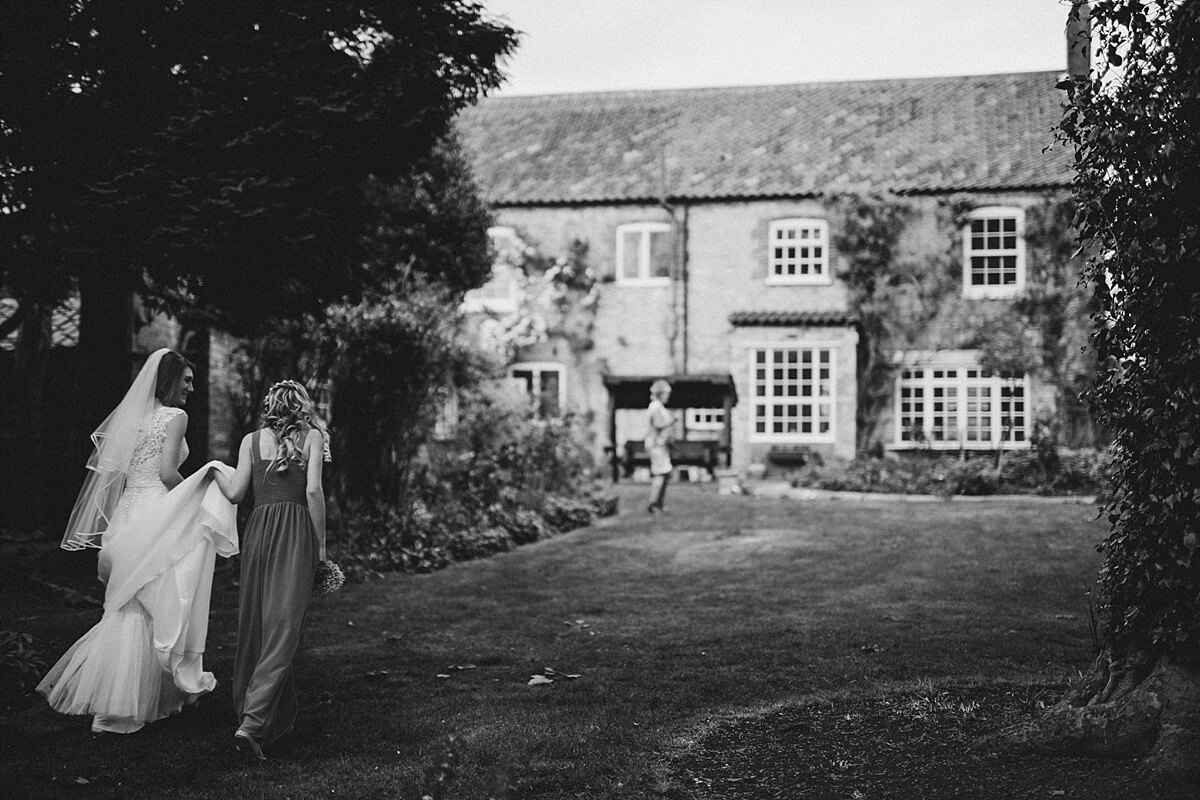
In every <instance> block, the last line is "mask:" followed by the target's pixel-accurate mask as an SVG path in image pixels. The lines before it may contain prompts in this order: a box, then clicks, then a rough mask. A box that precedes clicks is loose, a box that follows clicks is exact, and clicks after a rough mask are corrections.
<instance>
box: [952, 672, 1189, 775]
mask: <svg viewBox="0 0 1200 800" xmlns="http://www.w3.org/2000/svg"><path fill="white" fill-rule="evenodd" d="M1127 662H1128V660H1121V659H1113V658H1112V657H1111V655H1110V654H1104V655H1102V656H1101V657H1100V658H1098V659H1097V660H1096V664H1095V665H1094V667H1093V669H1092V672H1091V673H1090V674H1089V675H1088V676H1087V677H1085V678H1084V679H1083V680H1082V681H1081V682H1080V683H1079V684H1077V685H1076V686H1075V687H1074V689H1073V690H1072V691H1071V693H1070V694H1068V696H1067V697H1066V698H1064V699H1063V700H1062V702H1060V703H1058V705H1056V706H1054V707H1052V708H1051V709H1049V710H1048V711H1047V712H1046V713H1045V714H1044V715H1043V716H1042V717H1040V718H1039V719H1036V720H1033V721H1031V722H1025V723H1020V724H1018V725H1014V726H1012V727H1010V728H1006V729H1005V730H1002V731H1000V732H998V733H995V734H992V735H990V736H988V737H985V738H984V739H982V740H980V741H979V742H977V743H976V745H975V746H976V747H977V748H979V749H986V750H994V751H999V752H1008V753H1045V754H1059V755H1078V756H1092V757H1097V758H1114V759H1123V758H1139V759H1141V766H1142V768H1143V769H1144V770H1145V771H1146V772H1148V773H1149V774H1150V775H1152V776H1153V777H1155V778H1156V779H1157V780H1159V781H1160V782H1162V784H1163V786H1164V787H1167V788H1170V789H1176V790H1184V791H1187V790H1191V791H1193V792H1196V791H1197V790H1198V788H1200V669H1197V668H1196V667H1194V666H1186V665H1182V664H1177V663H1173V662H1170V661H1166V660H1163V661H1159V662H1158V663H1156V664H1153V665H1141V666H1129V664H1128V663H1127ZM1192 796H1196V795H1192Z"/></svg>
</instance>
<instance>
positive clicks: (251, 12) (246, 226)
mask: <svg viewBox="0 0 1200 800" xmlns="http://www.w3.org/2000/svg"><path fill="white" fill-rule="evenodd" d="M0 32H2V33H0V36H2V38H0V108H3V112H2V113H3V126H2V128H0V133H2V136H0V142H2V143H3V150H2V151H0V169H2V170H3V172H2V173H0V177H2V179H3V180H2V193H0V198H2V199H3V202H4V204H5V205H6V206H7V207H9V208H10V209H13V210H15V212H16V213H9V214H2V215H0V247H3V249H4V252H5V257H4V259H3V272H2V273H0V283H4V284H6V285H7V286H8V287H9V289H10V291H13V292H15V293H16V295H17V296H18V297H21V298H24V297H27V296H28V297H31V298H33V299H53V298H54V297H55V296H61V294H62V293H63V292H65V291H66V290H67V288H68V287H69V285H70V284H71V281H72V279H74V278H77V277H80V276H81V275H82V274H83V273H94V274H95V275H97V276H99V277H101V278H102V279H104V280H105V281H109V282H112V283H115V284H119V285H122V286H128V287H131V288H135V289H139V290H140V291H142V292H143V293H144V294H145V295H146V296H147V298H148V299H149V300H151V301H152V302H155V303H158V304H160V305H165V306H166V307H168V308H173V309H177V310H178V309H181V308H190V309H193V310H199V311H201V312H203V313H205V314H209V315H212V316H215V317H216V318H218V319H219V320H220V321H222V322H223V323H224V324H225V325H226V326H227V327H230V328H232V329H236V330H243V331H249V330H254V329H256V328H258V327H259V326H260V325H261V324H262V323H263V322H264V321H266V320H269V319H271V318H279V317H282V318H295V317H296V316H298V315H299V314H302V313H305V312H315V311H318V310H319V309H320V308H321V306H322V305H323V304H324V303H326V302H329V301H333V300H338V299H339V298H341V297H343V296H345V295H350V296H351V297H352V298H353V297H354V296H356V295H357V293H358V292H359V291H360V290H361V288H362V286H363V284H364V283H365V282H367V281H368V279H369V277H370V276H369V275H364V274H362V271H361V264H363V263H364V261H366V260H367V258H366V256H367V254H368V253H370V252H371V251H372V249H373V248H374V247H375V246H376V243H375V241H374V238H373V234H374V233H375V230H376V228H378V227H379V226H380V225H386V221H387V220H386V217H384V218H383V219H382V220H381V218H380V214H379V211H380V207H381V204H380V203H379V202H378V198H377V197H376V195H377V194H378V193H379V192H380V191H386V189H382V190H381V189H379V188H378V187H380V186H383V187H388V186H391V185H392V184H393V183H394V182H397V181H399V180H401V179H403V178H404V177H405V176H407V175H409V174H410V173H411V171H412V168H413V166H414V165H415V164H417V163H419V162H421V160H422V159H424V158H425V157H426V154H428V153H429V152H430V151H431V149H432V148H433V147H434V146H435V145H436V143H437V142H439V141H441V140H442V139H443V138H444V137H445V135H446V133H447V131H448V126H449V122H450V120H451V119H452V118H453V116H454V114H455V113H456V112H457V111H458V110H459V109H461V108H462V107H464V106H465V105H467V104H469V103H470V102H472V101H473V100H475V99H476V98H477V97H478V96H479V95H480V94H482V93H483V92H484V91H486V90H487V89H489V88H492V87H495V86H496V85H498V83H499V81H500V73H499V70H498V66H497V59H498V58H499V57H500V56H501V55H503V54H504V53H506V52H508V51H509V50H510V48H511V47H512V46H513V43H514V38H513V36H514V35H513V32H512V31H511V30H510V29H508V28H507V27H504V26H502V25H497V24H493V23H491V22H489V21H487V20H485V19H484V18H483V17H482V16H481V8H480V7H479V6H477V5H476V4H474V3H471V2H467V1H466V0H455V1H454V2H444V0H436V1H435V0H413V1H412V2H405V3H392V2H361V1H359V2H350V1H349V0H347V1H344V2H333V3H330V2H319V3H318V2H308V1H302V2H293V3H288V4H283V5H278V4H262V3H244V2H240V0H236V1H235V0H227V1H226V2H217V3H211V2H206V3H197V2H169V3H167V2H160V3H150V4H145V3H140V4H129V3H117V2H86V3H75V2H65V0H47V1H46V2H43V1H42V0H38V2H12V3H6V4H4V6H3V12H2V16H0ZM435 177H436V176H435ZM86 301H87V298H86V297H85V302H86Z"/></svg>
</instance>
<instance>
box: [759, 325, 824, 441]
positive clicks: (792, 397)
mask: <svg viewBox="0 0 1200 800" xmlns="http://www.w3.org/2000/svg"><path fill="white" fill-rule="evenodd" d="M752 369H753V371H754V376H753V377H754V380H753V387H754V402H753V403H752V404H751V415H752V417H751V421H750V422H751V431H752V432H753V433H752V438H754V439H759V440H785V441H805V440H817V441H827V440H830V439H831V438H832V436H833V393H834V378H833V350H832V349H831V348H829V347H764V348H759V349H756V350H755V351H754V355H753V365H752Z"/></svg>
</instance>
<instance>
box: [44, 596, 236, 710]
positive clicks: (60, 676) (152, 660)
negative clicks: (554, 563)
mask: <svg viewBox="0 0 1200 800" xmlns="http://www.w3.org/2000/svg"><path fill="white" fill-rule="evenodd" d="M202 656H203V653H189V654H187V656H186V659H187V661H188V662H190V663H189V664H187V665H186V667H185V669H184V670H182V672H181V673H177V674H183V675H189V676H190V677H193V678H194V679H193V680H192V681H188V682H184V684H183V686H180V685H179V684H177V682H176V674H173V673H172V672H169V671H167V670H166V669H164V668H163V665H162V662H161V661H160V659H159V655H158V651H157V650H156V648H155V647H154V636H153V620H152V619H151V618H150V615H149V613H147V611H146V609H145V608H144V607H143V606H142V604H141V602H140V601H138V600H131V601H130V602H129V603H127V604H126V605H125V606H124V607H122V608H121V609H120V610H119V611H115V612H111V613H107V614H105V615H104V617H103V618H102V619H101V620H100V621H99V622H98V623H96V624H95V625H94V626H92V629H91V630H89V631H88V632H87V633H85V634H84V635H83V636H82V638H80V639H79V641H77V642H75V644H73V645H72V646H71V648H70V649H69V650H67V652H66V653H65V654H63V657H62V658H60V659H59V660H58V663H57V664H55V665H54V667H53V668H51V670H50V672H49V673H47V675H46V677H45V678H44V679H43V680H42V682H41V684H40V685H39V686H38V691H39V692H41V693H42V694H44V695H45V696H46V700H47V701H48V702H49V703H50V706H51V707H52V708H53V709H54V710H55V711H58V712H60V713H63V714H91V715H94V716H95V717H96V719H95V720H93V723H92V729H93V730H95V731H108V732H112V733H133V732H134V731H136V730H138V729H140V728H141V727H142V726H143V725H145V724H146V723H147V722H154V721H155V720H158V719H162V718H163V717H167V716H170V715H171V714H174V713H175V712H177V711H179V710H180V709H181V708H183V706H184V704H185V703H193V702H195V701H196V700H197V699H199V698H200V697H201V696H203V695H205V694H207V693H209V692H211V691H212V690H213V689H214V688H216V685H217V681H216V679H215V678H214V677H213V675H212V673H211V672H204V671H203V668H202V667H201V658H202ZM181 666H185V665H182V664H181ZM189 683H190V684H191V685H188V684H189Z"/></svg>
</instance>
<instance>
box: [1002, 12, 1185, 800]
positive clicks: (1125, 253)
mask: <svg viewBox="0 0 1200 800" xmlns="http://www.w3.org/2000/svg"><path fill="white" fill-rule="evenodd" d="M1092 26H1093V32H1094V35H1096V36H1098V37H1099V39H1100V45H1101V53H1102V56H1103V58H1102V62H1101V64H1102V66H1105V67H1111V68H1113V71H1112V73H1111V74H1108V75H1104V74H1097V75H1095V76H1092V77H1080V78H1074V79H1070V80H1068V81H1065V82H1064V84H1063V88H1065V89H1066V90H1067V92H1068V97H1069V105H1068V107H1067V110H1066V113H1065V116H1064V120H1063V123H1062V125H1061V128H1060V130H1061V134H1062V138H1063V139H1064V140H1066V141H1067V142H1068V143H1070V144H1073V145H1074V148H1075V162H1076V170H1077V175H1076V180H1075V196H1076V200H1077V201H1078V203H1079V212H1078V215H1077V222H1078V223H1079V228H1080V233H1081V236H1082V238H1083V240H1084V243H1085V244H1087V245H1090V246H1091V248H1092V252H1094V254H1095V256H1094V258H1093V259H1092V260H1091V262H1090V263H1089V265H1088V268H1087V270H1086V272H1085V276H1086V277H1087V278H1088V279H1089V281H1090V282H1091V284H1092V286H1093V287H1094V290H1095V299H1096V307H1097V311H1096V313H1095V314H1094V318H1095V321H1096V329H1095V332H1094V334H1093V337H1092V342H1093V345H1094V347H1095V349H1096V351H1097V355H1098V356H1099V358H1100V359H1101V368H1100V372H1099V375H1098V377H1097V380H1096V384H1095V385H1094V386H1093V388H1092V389H1091V390H1090V392H1089V399H1090V401H1091V403H1092V407H1093V409H1094V411H1095V413H1096V415H1097V417H1098V419H1099V421H1100V422H1101V423H1103V424H1105V425H1107V426H1109V427H1110V428H1111V430H1112V432H1113V436H1114V442H1113V457H1114V463H1113V470H1112V474H1111V484H1112V485H1111V488H1112V494H1113V498H1114V499H1113V500H1112V501H1111V503H1110V504H1109V505H1108V507H1107V508H1106V509H1105V512H1106V514H1107V518H1108V520H1109V522H1110V524H1111V529H1110V532H1109V535H1108V537H1107V539H1106V540H1105V542H1104V543H1103V545H1102V546H1101V549H1102V551H1103V553H1104V564H1103V567H1102V569H1101V573H1100V585H1101V589H1102V601H1103V606H1102V614H1103V624H1104V629H1103V630H1104V647H1103V652H1102V654H1101V655H1100V657H1099V658H1098V659H1097V660H1096V662H1095V664H1094V666H1093V669H1092V671H1091V673H1090V674H1089V675H1087V676H1086V677H1085V679H1084V680H1082V681H1081V682H1080V683H1079V684H1078V685H1077V686H1076V687H1074V689H1073V690H1072V692H1071V693H1070V695H1069V696H1068V697H1067V698H1066V699H1065V700H1064V701H1063V702H1062V703H1060V704H1059V705H1058V706H1057V707H1056V708H1054V709H1052V710H1051V711H1050V712H1049V713H1048V714H1046V715H1045V716H1044V717H1043V718H1042V719H1040V720H1037V721H1035V722H1033V723H1030V724H1028V725H1022V726H1018V727H1016V728H1013V729H1010V730H1007V731H1003V732H1001V733H1000V734H998V735H997V736H995V737H993V738H991V739H989V740H987V741H986V742H985V743H984V744H986V745H990V746H995V747H1001V748H1004V749H1009V750H1038V751H1057V752H1069V753H1080V754H1088V755H1097V756H1114V757H1127V756H1139V757H1142V758H1143V759H1144V761H1143V763H1144V766H1145V767H1146V768H1147V769H1149V770H1151V771H1152V772H1153V773H1154V774H1155V775H1156V776H1157V777H1159V778H1161V779H1163V780H1164V781H1165V782H1166V783H1167V784H1173V785H1174V786H1177V787H1182V789H1183V791H1185V792H1191V793H1193V794H1191V795H1189V796H1195V795H1194V792H1195V791H1196V789H1197V787H1200V551H1198V549H1197V545H1198V542H1197V537H1198V534H1200V414H1198V413H1197V410H1198V409H1200V382H1198V381H1197V379H1196V376H1197V375H1200V324H1198V322H1197V321H1198V320H1200V263H1198V261H1200V258H1198V256H1200V217H1198V216H1197V213H1196V201H1195V197H1196V194H1195V193H1196V186H1197V185H1200V3H1196V2H1185V1H1184V0H1166V1H1165V2H1159V3H1153V4H1144V3H1143V2H1142V0H1106V1H1101V2H1096V3H1094V4H1093V7H1092Z"/></svg>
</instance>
